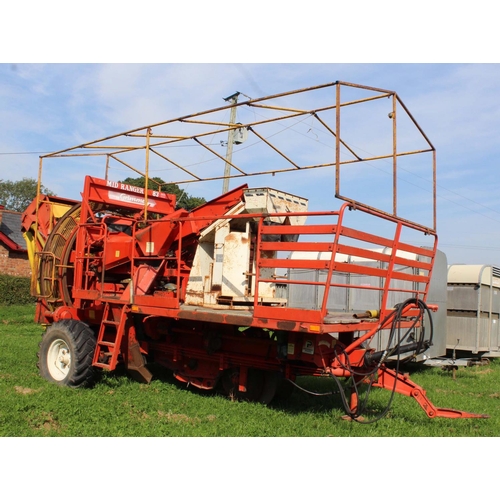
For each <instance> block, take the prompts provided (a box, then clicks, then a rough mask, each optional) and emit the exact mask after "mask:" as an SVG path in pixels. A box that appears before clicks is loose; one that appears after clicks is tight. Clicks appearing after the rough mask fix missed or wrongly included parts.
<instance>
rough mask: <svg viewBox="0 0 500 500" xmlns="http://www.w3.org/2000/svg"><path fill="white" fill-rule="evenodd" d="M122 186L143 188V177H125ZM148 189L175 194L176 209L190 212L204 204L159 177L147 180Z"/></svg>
mask: <svg viewBox="0 0 500 500" xmlns="http://www.w3.org/2000/svg"><path fill="white" fill-rule="evenodd" d="M119 182H123V184H129V185H130V186H137V187H141V188H144V187H145V185H146V179H145V177H143V176H141V177H127V178H126V179H123V180H122V181H119ZM148 189H154V190H158V191H162V192H163V193H168V194H175V196H176V197H177V208H184V209H186V210H192V209H193V208H196V207H199V206H200V205H203V204H204V203H206V200H205V198H198V197H196V196H190V195H189V194H187V192H186V191H185V190H184V189H181V188H180V187H179V186H178V185H177V184H167V183H166V182H165V181H164V180H163V179H161V178H160V177H150V178H149V179H148Z"/></svg>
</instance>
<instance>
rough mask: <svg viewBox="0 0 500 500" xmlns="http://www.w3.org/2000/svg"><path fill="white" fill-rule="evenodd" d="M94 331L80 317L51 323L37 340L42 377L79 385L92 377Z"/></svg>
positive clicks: (85, 383) (60, 382)
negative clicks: (39, 339) (40, 338)
mask: <svg viewBox="0 0 500 500" xmlns="http://www.w3.org/2000/svg"><path fill="white" fill-rule="evenodd" d="M95 347H96V340H95V336H94V332H93V331H92V330H91V328H90V327H89V326H87V325H86V324H85V323H83V322H81V321H76V320H63V321H58V322H57V323H54V324H53V325H51V326H49V327H48V328H47V331H46V332H45V334H44V335H43V337H42V341H41V342H40V349H39V351H38V358H39V361H38V368H39V370H40V374H41V375H42V377H44V378H46V379H47V380H49V381H50V382H54V383H56V384H58V385H66V386H69V387H81V386H84V385H87V384H89V383H90V381H91V380H92V377H93V375H94V371H93V368H92V358H93V356H94V351H95Z"/></svg>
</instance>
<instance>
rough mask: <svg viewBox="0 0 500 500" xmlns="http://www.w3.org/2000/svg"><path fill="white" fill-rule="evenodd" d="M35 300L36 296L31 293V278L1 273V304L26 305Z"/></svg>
mask: <svg viewBox="0 0 500 500" xmlns="http://www.w3.org/2000/svg"><path fill="white" fill-rule="evenodd" d="M34 302H35V298H34V297H32V296H31V294H30V278H20V277H18V276H8V275H5V274H0V304H1V305H7V306H12V305H25V304H33V303H34Z"/></svg>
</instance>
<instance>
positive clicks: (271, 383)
mask: <svg viewBox="0 0 500 500" xmlns="http://www.w3.org/2000/svg"><path fill="white" fill-rule="evenodd" d="M239 376H240V371H239V369H238V368H233V369H229V370H226V371H225V372H224V373H223V374H222V387H223V388H224V392H225V393H226V395H227V396H228V397H230V398H231V399H235V400H238V401H249V402H258V403H262V404H265V405H267V404H269V403H270V402H271V400H272V399H273V397H274V395H275V393H276V389H277V385H278V377H277V374H276V373H274V372H268V371H264V370H259V369H257V368H249V369H248V378H247V391H246V392H240V391H239V390H238V383H239Z"/></svg>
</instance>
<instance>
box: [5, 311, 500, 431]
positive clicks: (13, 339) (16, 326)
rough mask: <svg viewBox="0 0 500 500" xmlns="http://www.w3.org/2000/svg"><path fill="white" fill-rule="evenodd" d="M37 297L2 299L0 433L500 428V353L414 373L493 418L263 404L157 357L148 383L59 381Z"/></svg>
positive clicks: (449, 399) (437, 392) (323, 383)
mask: <svg viewBox="0 0 500 500" xmlns="http://www.w3.org/2000/svg"><path fill="white" fill-rule="evenodd" d="M33 316H34V307H33V306H9V307H0V436H2V437H41V436H53V437H56V436H66V437H77V436H87V437H99V436H110V437H111V436H129V437H134V436H135V437H140V436H142V437H148V436H176V437H187V436H199V437H201V436H211V437H223V436H231V437H250V436H262V437H271V436H276V437H279V436H286V437H296V436H310V437H325V436H342V437H347V436H359V437H363V436H364V437H369V436H378V437H399V436H408V437H410V436H427V437H435V436H450V437H455V436H470V437H480V436H491V437H493V436H499V435H500V417H499V412H498V406H499V399H500V389H499V385H498V380H499V379H500V361H493V362H492V363H491V364H490V365H488V366H477V367H470V368H460V369H459V370H458V371H457V372H456V380H453V377H452V374H451V372H445V371H442V370H441V369H439V368H427V367H423V366H414V367H412V371H411V379H412V380H413V381H415V382H416V383H417V384H419V385H421V386H422V387H423V388H424V389H425V390H426V391H427V395H428V396H429V398H430V400H431V401H432V402H433V404H434V405H435V406H438V407H445V408H455V409H459V410H464V411H468V412H475V413H487V414H489V415H490V418H489V419H444V418H435V419H429V418H427V416H426V415H425V413H424V412H423V411H422V409H421V408H420V406H419V405H418V404H417V402H416V401H414V400H412V399H411V398H408V397H405V396H401V395H399V394H396V395H395V397H394V402H393V405H392V407H391V410H390V412H389V413H388V415H387V416H386V417H384V418H383V419H381V420H379V421H377V422H376V423H374V424H370V425H362V424H359V423H356V422H349V421H345V420H342V418H341V417H342V415H343V414H344V412H343V410H342V403H341V399H340V396H339V394H334V395H333V396H328V397H325V396H313V395H310V394H307V393H304V392H301V391H295V392H294V393H293V394H292V396H291V397H290V398H289V399H288V400H286V401H282V402H276V403H274V402H273V403H272V404H271V405H270V406H268V407H266V406H262V405H259V404H253V403H244V402H233V401H230V400H228V399H226V398H225V397H223V396H222V395H219V394H217V393H215V394H213V393H205V392H202V391H198V390H190V389H186V388H185V387H184V386H183V385H181V384H179V383H178V382H177V381H176V380H175V379H174V378H173V376H172V375H171V374H170V373H169V372H168V371H166V370H164V369H162V368H161V367H158V366H154V365H153V367H152V371H153V374H154V376H155V377H154V379H153V381H152V382H151V383H150V384H149V385H144V384H139V383H137V382H135V381H133V380H132V379H130V378H128V377H127V375H126V373H124V372H123V371H120V370H117V371H116V372H113V373H104V372H103V373H102V374H101V375H100V376H99V377H98V379H97V381H96V383H95V385H94V386H93V387H92V388H87V389H76V390H75V389H70V388H66V387H59V386H57V385H55V384H51V383H49V382H48V381H46V380H45V379H43V378H41V377H40V375H39V374H38V369H37V367H36V362H37V356H36V354H37V351H38V343H39V341H40V338H41V334H42V332H43V329H42V327H41V326H39V325H37V324H35V323H34V322H33ZM299 383H300V384H301V385H303V386H304V387H305V388H307V389H308V390H310V391H316V392H328V391H333V390H335V389H336V387H335V386H334V383H333V381H332V380H330V379H316V378H303V379H300V380H299ZM389 397H390V392H389V391H383V390H380V389H373V390H372V393H371V399H370V407H371V408H372V410H373V411H374V412H375V413H376V412H378V411H381V410H383V409H384V408H385V406H386V404H387V402H388V400H389Z"/></svg>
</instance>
